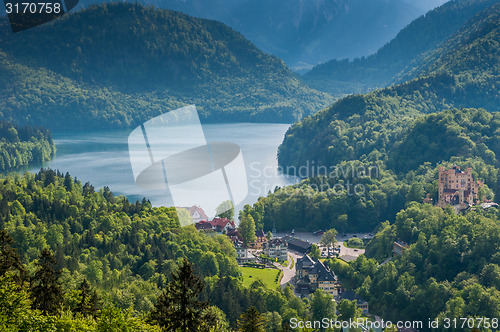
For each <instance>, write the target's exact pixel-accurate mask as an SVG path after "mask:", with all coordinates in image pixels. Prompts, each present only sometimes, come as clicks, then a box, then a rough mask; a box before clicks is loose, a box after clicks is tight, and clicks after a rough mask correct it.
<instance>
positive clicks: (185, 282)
mask: <svg viewBox="0 0 500 332" xmlns="http://www.w3.org/2000/svg"><path fill="white" fill-rule="evenodd" d="M203 288H204V284H203V281H202V280H201V279H200V278H199V277H198V276H196V275H195V274H194V272H193V268H192V266H191V263H189V262H188V260H187V259H186V258H184V261H183V262H182V264H180V266H179V270H178V272H176V273H172V281H171V282H170V283H169V284H168V285H167V287H166V288H165V290H164V291H163V293H162V294H160V296H159V297H158V300H157V303H156V305H155V308H154V309H153V311H152V312H151V314H150V319H151V320H152V321H153V322H155V323H157V324H158V325H160V326H161V327H162V328H163V329H164V330H165V331H182V332H188V331H189V332H191V331H203V330H207V329H208V328H207V327H208V326H211V325H213V324H214V322H215V317H214V316H213V314H212V313H210V311H207V310H205V309H207V308H208V303H207V302H203V301H200V300H199V299H198V298H199V295H200V293H201V292H202V291H203Z"/></svg>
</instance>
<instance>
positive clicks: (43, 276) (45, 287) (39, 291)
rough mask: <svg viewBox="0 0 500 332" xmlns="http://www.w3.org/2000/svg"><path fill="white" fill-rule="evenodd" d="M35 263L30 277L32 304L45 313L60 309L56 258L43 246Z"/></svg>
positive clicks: (59, 286) (61, 296)
mask: <svg viewBox="0 0 500 332" xmlns="http://www.w3.org/2000/svg"><path fill="white" fill-rule="evenodd" d="M35 265H36V266H37V271H36V272H35V275H34V276H33V277H32V278H31V287H30V288H31V297H32V301H33V304H32V306H33V308H34V309H39V310H41V311H42V312H43V313H44V314H46V315H47V314H55V313H57V312H58V311H59V310H60V309H61V306H62V302H63V292H62V288H61V282H60V280H59V277H60V271H58V270H57V269H56V266H57V260H56V258H55V257H54V255H53V254H52V252H51V251H50V250H49V249H48V248H44V249H43V250H42V252H41V253H40V256H39V257H38V261H37V262H36V263H35Z"/></svg>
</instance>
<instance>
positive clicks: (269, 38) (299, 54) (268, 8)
mask: <svg viewBox="0 0 500 332" xmlns="http://www.w3.org/2000/svg"><path fill="white" fill-rule="evenodd" d="M101 2H109V1H101V0H80V2H79V4H78V7H77V8H85V7H88V6H89V5H90V4H92V3H101ZM138 2H139V3H141V4H143V5H152V6H155V7H156V8H164V9H171V10H175V11H180V12H182V13H185V14H188V15H190V16H194V17H200V18H206V19H213V20H217V21H220V22H223V23H224V24H227V25H228V26H230V27H232V28H233V29H235V30H236V31H238V32H240V33H241V34H242V35H243V36H245V37H246V38H248V39H249V40H250V41H252V42H253V43H255V44H256V45H257V47H259V48H260V49H262V50H264V51H265V52H267V53H270V54H274V55H276V56H278V57H279V58H281V59H283V60H284V61H285V62H286V63H287V65H288V66H290V67H291V68H293V69H300V68H309V69H310V67H312V66H313V65H315V64H317V63H319V62H325V61H328V60H330V59H332V58H345V57H348V58H354V57H360V56H363V55H367V54H372V53H374V52H375V51H376V50H377V49H378V48H380V47H381V46H382V45H384V44H385V43H386V42H388V41H389V40H391V39H392V38H394V36H396V34H397V33H398V32H399V31H400V30H401V29H402V28H403V27H404V26H405V25H407V24H408V23H409V22H411V21H412V20H413V19H415V18H416V17H418V16H419V15H421V14H423V13H425V12H427V11H428V10H430V9H432V8H434V7H436V6H438V5H440V4H442V3H443V2H445V0H425V1H424V0H420V1H418V2H415V1H410V0H389V1H386V0H372V1H365V0H307V1H303V0H287V1H282V0H190V1H185V0H140V1H138ZM0 10H2V9H1V8H0Z"/></svg>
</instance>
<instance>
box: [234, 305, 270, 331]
mask: <svg viewBox="0 0 500 332" xmlns="http://www.w3.org/2000/svg"><path fill="white" fill-rule="evenodd" d="M265 325H266V321H265V319H264V318H263V317H262V316H261V314H260V312H259V311H258V310H257V308H255V307H250V308H249V309H248V310H247V311H245V312H244V313H243V314H241V317H240V319H238V331H241V332H265V331H266V329H265Z"/></svg>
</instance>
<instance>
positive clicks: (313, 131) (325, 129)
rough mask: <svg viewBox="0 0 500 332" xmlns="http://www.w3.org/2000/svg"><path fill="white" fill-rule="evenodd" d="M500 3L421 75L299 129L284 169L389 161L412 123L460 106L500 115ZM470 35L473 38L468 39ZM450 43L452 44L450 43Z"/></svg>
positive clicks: (353, 99) (282, 156)
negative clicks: (362, 160)
mask: <svg viewBox="0 0 500 332" xmlns="http://www.w3.org/2000/svg"><path fill="white" fill-rule="evenodd" d="M499 18H500V4H497V5H493V6H492V7H490V8H488V9H485V10H484V11H483V12H481V13H479V14H478V15H476V16H475V17H474V18H473V19H472V20H471V21H470V22H469V23H468V24H467V27H466V28H464V29H463V30H461V31H460V32H459V33H458V34H456V35H455V36H454V37H453V38H458V39H462V40H464V42H463V43H460V44H457V47H456V48H454V49H451V48H449V49H446V51H445V52H443V54H442V55H441V56H440V57H439V58H438V59H437V60H436V61H435V62H434V63H433V64H432V65H430V66H429V70H428V71H427V72H425V74H423V75H422V76H420V77H418V78H415V79H413V80H411V81H408V82H406V83H403V84H399V85H395V86H392V87H390V88H386V89H382V90H378V91H375V92H372V93H369V94H366V95H353V96H348V97H346V98H343V99H341V100H339V101H337V102H336V103H334V104H333V105H332V106H331V107H329V108H328V109H326V110H325V111H322V112H320V113H318V114H316V115H315V116H312V117H308V118H305V119H304V120H302V121H301V122H298V123H296V124H294V125H293V126H292V127H291V128H290V129H289V130H288V132H287V134H286V135H285V139H284V141H283V144H282V145H281V146H280V148H279V154H278V161H279V163H280V164H281V165H282V166H295V167H299V166H301V165H305V163H306V161H307V160H309V161H313V160H314V161H316V162H317V163H318V164H320V165H335V164H337V163H340V162H341V161H344V160H357V159H366V160H368V159H370V160H378V159H382V160H384V159H385V158H386V154H387V152H388V151H389V150H390V149H391V148H392V147H393V145H394V144H395V143H396V142H397V141H398V140H399V139H400V138H401V137H402V135H403V134H404V131H405V129H406V128H407V127H408V126H409V125H410V124H411V122H412V121H413V119H415V118H416V117H418V116H421V115H422V114H426V113H432V112H436V111H441V110H445V109H448V108H452V107H456V108H462V107H474V108H481V107H483V108H486V109H487V110H488V111H491V112H494V111H499V110H500V96H499V94H498V82H499V77H500V76H499V70H498V68H499V66H500V57H498V56H497V54H498V49H499V48H498V47H499V44H498V40H499V36H500V24H499V23H498V22H499ZM467 36H468V37H467ZM450 42H451V40H450Z"/></svg>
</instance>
